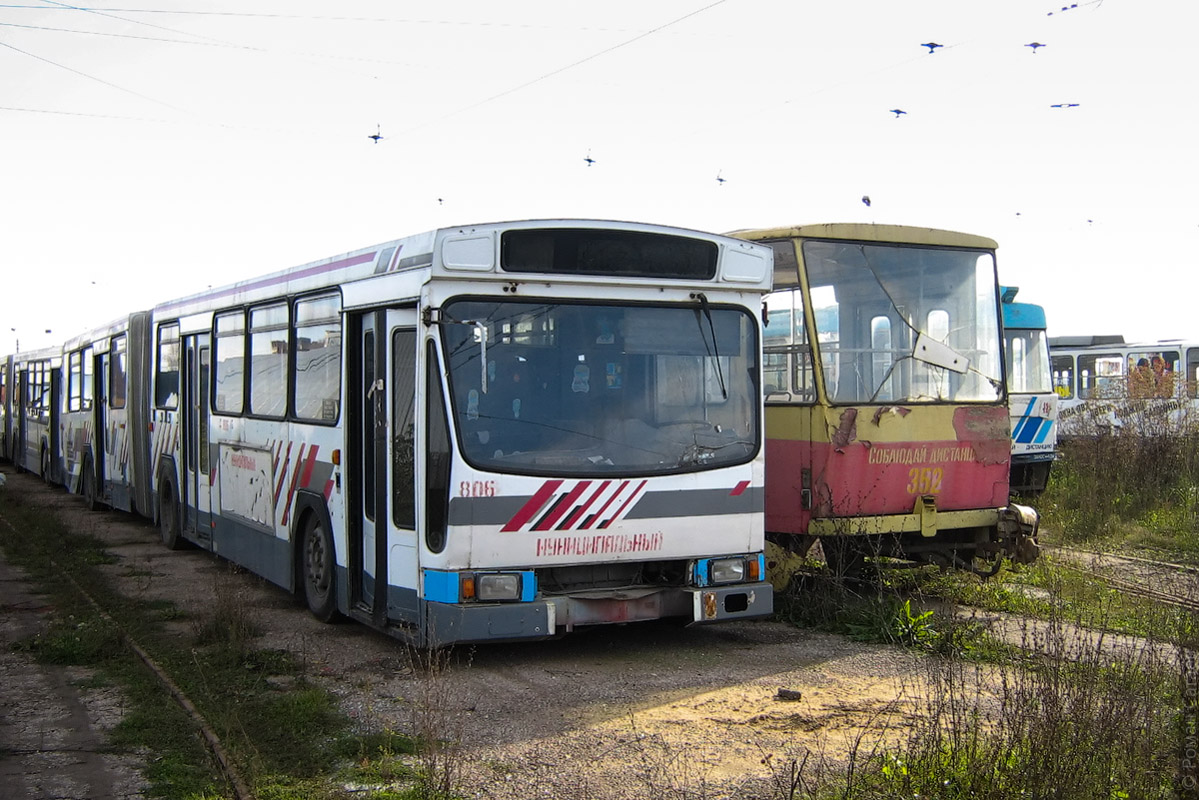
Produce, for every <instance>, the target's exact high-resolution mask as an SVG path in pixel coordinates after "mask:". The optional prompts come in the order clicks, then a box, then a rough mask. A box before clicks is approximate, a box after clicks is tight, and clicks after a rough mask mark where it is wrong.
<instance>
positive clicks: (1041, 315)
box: [1002, 286, 1058, 495]
mask: <svg viewBox="0 0 1199 800" xmlns="http://www.w3.org/2000/svg"><path fill="white" fill-rule="evenodd" d="M1019 291H1020V290H1019V288H1018V287H1015V286H1006V287H1003V289H1002V297H1003V345H1004V349H1003V352H1004V358H1005V359H1006V366H1007V383H1008V409H1009V413H1010V416H1011V421H1012V470H1011V476H1012V477H1011V491H1012V492H1013V493H1014V494H1021V495H1036V494H1039V493H1040V492H1043V491H1044V490H1045V486H1046V485H1047V484H1048V483H1049V470H1050V468H1051V467H1052V466H1053V461H1054V458H1055V457H1056V450H1057V405H1058V395H1057V393H1056V392H1055V391H1054V386H1053V373H1052V370H1051V369H1050V364H1049V339H1048V337H1047V336H1046V333H1045V330H1046V329H1045V309H1044V308H1042V307H1041V306H1038V305H1033V304H1032V303H1017V302H1016V293H1017V292H1019Z"/></svg>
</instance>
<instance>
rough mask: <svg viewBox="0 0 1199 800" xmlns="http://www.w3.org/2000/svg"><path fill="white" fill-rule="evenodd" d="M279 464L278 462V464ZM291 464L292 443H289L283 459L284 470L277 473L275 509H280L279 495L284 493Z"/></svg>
mask: <svg viewBox="0 0 1199 800" xmlns="http://www.w3.org/2000/svg"><path fill="white" fill-rule="evenodd" d="M276 463H277V462H276ZM290 463H291V442H288V443H287V455H285V456H284V457H283V469H282V470H280V471H279V472H277V473H275V475H274V476H272V477H274V479H275V507H276V508H278V507H279V495H280V494H281V493H282V492H283V479H284V477H286V475H287V465H288V464H290Z"/></svg>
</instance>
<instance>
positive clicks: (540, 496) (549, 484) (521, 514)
mask: <svg viewBox="0 0 1199 800" xmlns="http://www.w3.org/2000/svg"><path fill="white" fill-rule="evenodd" d="M561 485H562V481H546V482H545V483H543V484H541V488H540V489H538V490H537V494H535V495H533V497H532V499H530V500H529V502H527V503H525V504H524V505H523V506H521V507H520V511H517V512H516V515H515V516H513V517H512V519H510V520H508V524H507V525H505V526H504V527H502V528H500V531H501V532H504V533H507V532H511V531H518V530H520V529H521V526H523V525H524V524H525V523H526V522H528V521H529V520H531V519H532V518H533V515H534V514H536V513H537V512H538V511H540V510H541V508H542V506H544V505H545V504H546V502H547V501H548V500H549V499H550V498H551V497H553V496H554V492H556V491H557V490H558V487H559V486H561Z"/></svg>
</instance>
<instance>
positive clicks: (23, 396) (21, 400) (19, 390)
mask: <svg viewBox="0 0 1199 800" xmlns="http://www.w3.org/2000/svg"><path fill="white" fill-rule="evenodd" d="M16 374H17V385H16V386H15V387H14V390H15V392H16V393H15V394H14V395H13V413H14V414H16V417H17V420H16V422H17V424H16V430H15V431H14V433H13V443H14V444H13V455H12V460H13V463H14V464H15V465H16V466H17V469H18V471H20V470H24V469H25V465H26V463H27V462H26V455H27V454H26V452H25V436H26V431H27V427H28V426H27V422H26V421H27V419H28V417H29V403H30V397H31V395H30V390H29V370H27V369H22V370H18V371H17V373H16Z"/></svg>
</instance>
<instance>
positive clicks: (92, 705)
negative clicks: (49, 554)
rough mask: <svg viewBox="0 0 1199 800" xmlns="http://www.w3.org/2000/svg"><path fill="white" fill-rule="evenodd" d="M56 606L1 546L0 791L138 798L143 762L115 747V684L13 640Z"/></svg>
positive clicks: (80, 799) (41, 625) (69, 799)
mask: <svg viewBox="0 0 1199 800" xmlns="http://www.w3.org/2000/svg"><path fill="white" fill-rule="evenodd" d="M50 611H51V609H50V607H49V606H48V605H47V602H46V599H45V598H44V597H42V596H40V595H38V594H36V593H35V587H34V586H33V585H32V584H31V583H30V582H29V579H28V577H27V576H26V575H25V573H24V572H23V571H22V570H20V569H18V568H17V567H14V566H12V565H11V564H9V563H7V561H5V560H4V556H3V553H2V552H0V687H3V688H2V690H0V796H3V797H5V798H13V799H14V800H15V799H16V798H30V800H43V798H44V799H45V800H51V799H52V798H53V800H101V799H103V800H109V798H120V799H121V800H132V798H138V797H141V796H142V794H141V792H142V789H143V788H144V786H145V782H144V781H143V780H142V778H141V775H140V773H139V769H140V767H141V761H140V759H139V758H137V757H134V756H122V755H117V754H114V753H111V752H109V748H108V745H107V732H108V731H109V730H111V729H112V727H113V726H114V725H115V724H116V723H117V722H119V721H120V719H121V708H122V702H121V698H120V696H119V695H118V694H117V692H116V691H115V690H113V689H101V688H89V689H83V688H81V684H83V683H84V682H85V681H86V680H87V679H88V678H90V677H91V673H90V672H89V671H87V670H82V669H78V668H67V667H56V666H51V665H46V664H40V663H38V662H37V661H35V660H34V658H33V656H31V655H30V654H28V653H25V652H21V651H19V650H14V649H13V645H14V644H15V643H17V642H19V641H23V640H26V639H28V638H30V637H32V636H36V635H37V634H39V633H41V632H43V631H44V630H45V629H46V627H47V625H48V618H49V615H50Z"/></svg>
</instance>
